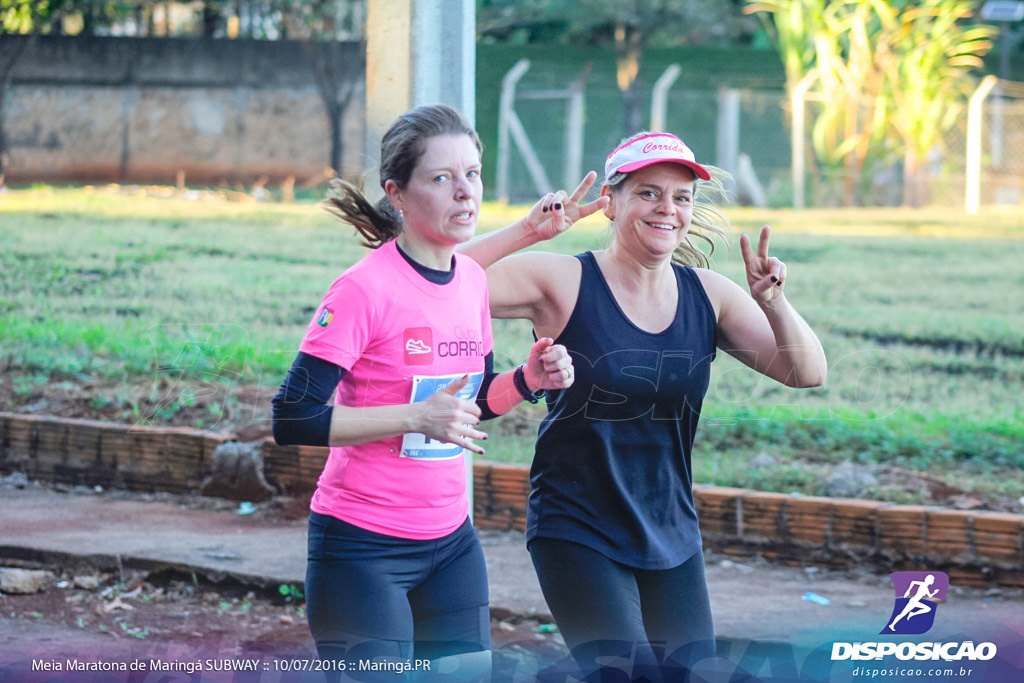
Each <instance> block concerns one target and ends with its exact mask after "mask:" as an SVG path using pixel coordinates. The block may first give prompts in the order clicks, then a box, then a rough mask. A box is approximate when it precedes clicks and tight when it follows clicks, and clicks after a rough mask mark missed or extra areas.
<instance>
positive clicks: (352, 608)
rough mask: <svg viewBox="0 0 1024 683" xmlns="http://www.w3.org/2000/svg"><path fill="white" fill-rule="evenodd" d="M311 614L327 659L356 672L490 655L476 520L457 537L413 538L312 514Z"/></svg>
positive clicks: (385, 675)
mask: <svg viewBox="0 0 1024 683" xmlns="http://www.w3.org/2000/svg"><path fill="white" fill-rule="evenodd" d="M306 610H307V614H308V618H309V628H310V631H311V632H312V635H313V638H314V640H316V645H317V651H318V653H319V656H320V658H321V659H325V660H332V661H334V662H344V663H346V665H347V667H348V668H347V671H346V672H347V673H349V672H351V670H352V668H355V667H356V663H357V662H359V661H369V660H374V659H377V658H383V659H388V660H392V661H397V662H407V661H413V660H414V659H427V660H432V659H437V658H439V657H444V656H448V655H457V654H461V653H466V652H480V651H484V650H490V648H491V642H490V639H491V635H490V609H489V607H488V595H487V567H486V565H485V564H484V556H483V551H482V549H481V548H480V541H479V539H478V538H477V535H476V531H475V530H474V529H473V525H472V524H471V523H470V522H469V520H468V519H467V520H466V522H465V523H464V524H463V525H462V526H461V527H460V528H459V529H457V530H455V531H453V532H452V533H451V534H449V535H448V536H445V537H443V538H439V539H436V540H430V541H414V540H408V539H404V538H395V537H393V536H386V535H384V534H378V533H375V532H373V531H368V530H366V529H361V528H359V527H357V526H353V525H352V524H348V523H347V522H344V521H342V520H340V519H336V518H334V517H329V516H327V515H321V514H318V513H316V512H313V513H311V514H310V516H309V557H308V562H307V565H306ZM339 666H340V665H339ZM330 673H332V674H333V675H329V676H328V679H329V680H330V679H335V680H336V679H337V678H340V675H339V673H340V672H339V671H337V669H336V668H335V669H332V670H331V671H330ZM354 677H355V678H357V680H369V679H371V678H372V676H370V675H369V674H367V673H365V672H363V673H362V674H359V675H356V676H354ZM380 679H381V680H386V681H389V682H390V681H398V680H402V679H401V678H398V677H396V676H395V674H394V673H382V674H381V675H380Z"/></svg>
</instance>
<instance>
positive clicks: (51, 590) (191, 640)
mask: <svg viewBox="0 0 1024 683" xmlns="http://www.w3.org/2000/svg"><path fill="white" fill-rule="evenodd" d="M491 637H492V647H493V651H494V668H495V671H496V673H499V674H500V673H502V672H504V673H506V674H508V676H507V677H509V678H511V676H512V672H513V671H515V670H517V669H519V670H522V669H523V668H524V667H525V668H527V669H530V670H535V669H536V668H538V666H539V665H540V664H541V663H543V664H548V663H553V662H555V661H557V660H559V659H561V658H562V657H564V656H565V648H564V645H563V641H562V640H561V637H560V636H559V635H558V634H557V631H555V630H554V629H553V628H552V627H551V625H550V624H546V623H542V622H541V621H538V620H537V619H534V618H531V617H525V616H523V615H516V614H512V613H501V612H500V611H495V612H494V613H492V622H491ZM315 652H316V649H315V646H314V644H313V640H312V638H311V637H310V634H309V629H308V626H307V623H306V617H305V605H304V603H303V601H302V599H301V597H296V596H291V595H282V594H280V591H277V592H271V591H253V590H251V589H249V588H246V587H235V588H234V589H232V588H228V589H225V588H224V587H222V586H217V587H214V586H211V585H209V584H206V583H205V582H204V581H203V580H202V579H201V578H199V577H195V576H180V575H179V576H174V575H162V576H160V575H156V576H154V575H141V574H140V575H133V576H127V577H124V580H122V577H118V576H111V575H71V574H67V573H64V574H62V575H60V576H57V577H56V580H55V582H54V583H53V585H51V586H50V587H48V588H47V589H46V590H44V591H42V592H39V593H34V594H31V595H5V594H2V593H0V679H2V678H4V671H5V669H6V670H7V672H8V673H11V674H12V675H14V673H13V672H17V671H18V666H19V665H20V666H21V669H22V670H24V669H26V668H30V667H31V666H32V664H31V662H32V660H35V661H49V660H55V661H60V662H66V661H67V658H68V657H71V658H76V659H80V660H81V659H83V658H84V659H87V660H88V659H92V658H95V660H96V661H101V662H111V661H124V660H126V659H137V658H140V657H141V658H142V659H143V660H150V659H154V658H158V659H162V660H165V661H170V662H171V663H172V666H184V665H185V664H186V663H187V662H194V661H205V660H206V659H214V660H223V659H235V660H239V659H241V660H260V661H261V662H266V663H267V666H268V667H269V670H270V671H274V670H275V669H274V668H273V667H276V666H277V665H276V664H275V662H282V661H284V662H287V661H297V662H303V663H308V662H309V661H311V660H313V659H315V657H316V655H315ZM10 680H14V679H10ZM118 680H120V679H118ZM203 680H207V679H206V678H204V679H203Z"/></svg>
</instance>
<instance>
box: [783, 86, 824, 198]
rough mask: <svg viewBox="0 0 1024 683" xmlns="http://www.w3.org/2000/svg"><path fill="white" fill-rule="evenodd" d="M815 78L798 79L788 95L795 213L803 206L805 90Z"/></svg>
mask: <svg viewBox="0 0 1024 683" xmlns="http://www.w3.org/2000/svg"><path fill="white" fill-rule="evenodd" d="M815 78H817V74H815V73H814V72H813V71H809V72H807V74H806V75H805V76H804V77H803V78H801V79H800V82H799V83H797V84H796V87H795V88H793V92H792V93H791V95H790V107H791V108H792V110H793V134H792V138H790V156H791V158H792V166H793V208H794V209H795V210H797V211H803V210H804V206H805V197H804V175H805V174H806V169H805V167H804V161H805V160H804V135H805V130H804V129H805V127H806V124H805V122H804V114H805V113H806V112H805V111H804V106H805V102H806V98H807V90H808V89H809V88H810V87H811V83H813V82H814V79H815Z"/></svg>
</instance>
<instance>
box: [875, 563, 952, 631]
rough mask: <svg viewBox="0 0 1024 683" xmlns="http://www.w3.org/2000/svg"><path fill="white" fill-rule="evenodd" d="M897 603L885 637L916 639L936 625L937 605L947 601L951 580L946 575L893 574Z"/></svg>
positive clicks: (885, 629)
mask: <svg viewBox="0 0 1024 683" xmlns="http://www.w3.org/2000/svg"><path fill="white" fill-rule="evenodd" d="M889 577H890V578H891V579H892V584H893V589H894V590H895V592H896V602H895V604H894V605H893V608H892V615H891V616H890V617H889V622H888V624H886V626H885V628H884V629H882V630H881V631H880V633H882V634H892V633H898V634H902V635H916V634H921V633H925V632H927V631H928V629H930V628H931V627H932V624H934V623H935V611H936V609H937V607H938V603H940V602H944V601H945V600H946V592H947V591H948V590H949V576H947V575H946V574H945V573H944V572H893V573H892V574H890V575H889Z"/></svg>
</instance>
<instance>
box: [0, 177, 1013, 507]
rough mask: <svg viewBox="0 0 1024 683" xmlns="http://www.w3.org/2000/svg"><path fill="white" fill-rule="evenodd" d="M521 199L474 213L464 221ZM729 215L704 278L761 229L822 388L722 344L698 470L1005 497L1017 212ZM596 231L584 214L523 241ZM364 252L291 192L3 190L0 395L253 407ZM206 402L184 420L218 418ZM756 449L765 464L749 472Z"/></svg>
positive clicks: (522, 431)
mask: <svg viewBox="0 0 1024 683" xmlns="http://www.w3.org/2000/svg"><path fill="white" fill-rule="evenodd" d="M523 210H524V209H523V207H502V206H498V205H487V206H485V208H484V211H483V214H484V219H485V220H484V222H483V223H482V225H481V229H482V230H488V229H493V228H495V227H498V226H501V225H504V224H506V223H510V222H512V221H514V220H516V219H517V218H518V217H519V216H520V215H521V214H522V212H523ZM727 213H728V214H729V215H730V217H731V218H732V220H733V224H734V233H733V234H732V235H731V236H730V242H731V243H732V248H731V249H729V248H726V246H725V245H721V246H720V247H719V249H718V250H717V251H716V252H715V254H714V262H715V267H716V269H718V270H720V271H722V272H723V273H725V274H726V275H728V276H729V277H731V278H732V279H734V280H736V281H737V282H741V283H742V282H743V270H742V261H741V259H740V256H739V248H738V240H737V238H738V235H739V233H740V232H744V231H745V232H748V233H751V234H753V233H754V232H756V230H757V229H758V228H759V227H760V225H761V224H763V223H769V224H772V225H773V227H774V232H773V235H772V253H773V254H775V255H778V256H779V257H780V258H782V259H783V260H784V261H785V262H786V264H787V267H788V279H787V293H788V296H789V298H790V300H791V301H792V302H793V303H794V305H795V306H796V307H797V308H798V310H800V312H801V313H802V314H803V316H804V317H805V318H807V320H808V321H809V322H810V323H811V324H812V326H813V327H814V328H815V330H816V331H817V332H818V334H819V336H820V338H821V340H822V343H823V345H824V346H825V349H826V352H827V355H828V357H829V363H830V374H829V380H828V384H827V386H825V387H823V388H818V389H812V390H806V391H793V390H790V389H786V388H785V387H782V386H780V385H777V384H774V383H772V382H771V381H769V380H766V379H764V378H763V377H761V376H759V375H757V374H755V373H753V372H750V371H749V370H747V369H746V368H744V367H743V366H741V365H740V364H739V363H737V362H736V361H734V360H733V359H731V358H730V357H728V356H726V355H725V354H721V355H720V356H719V358H718V360H717V361H716V362H715V364H714V371H713V375H712V384H711V388H710V391H709V393H708V396H707V400H706V403H705V411H704V412H705V422H704V425H703V427H702V429H701V432H700V434H699V437H698V446H697V452H696V454H695V477H696V480H697V481H703V482H714V483H720V484H731V485H743V486H756V487H759V488H767V489H770V490H802V491H804V492H807V493H814V492H819V491H820V488H821V481H820V473H818V472H817V471H816V470H815V469H814V467H813V465H825V464H828V463H836V462H840V461H842V460H850V461H852V462H855V463H861V464H866V465H892V466H899V467H906V468H910V469H918V470H927V471H930V472H933V473H936V474H941V475H944V476H952V477H957V476H959V477H960V478H961V479H962V480H964V481H966V480H967V479H969V478H970V479H971V481H975V479H977V478H978V477H981V478H985V477H987V478H988V481H989V484H988V485H989V486H990V488H992V490H996V489H997V488H999V486H1002V487H1003V488H1004V489H1006V495H1010V494H1011V493H1012V490H1013V487H1014V486H1016V487H1017V490H1020V489H1021V488H1024V480H1021V475H1020V474H1019V472H1020V471H1022V470H1024V467H1022V466H1024V401H1022V399H1021V396H1022V394H1024V269H1022V268H1021V266H1020V264H1021V263H1022V262H1024V229H1022V228H1020V227H1018V226H1019V225H1021V219H1022V218H1024V213H1022V212H1020V211H1010V210H1005V209H1004V210H992V211H988V212H984V213H983V214H981V215H979V216H976V217H968V216H965V215H962V214H959V213H957V212H952V211H948V210H922V211H914V212H911V211H904V210H879V209H870V210H868V209H865V210H842V211H823V210H812V211H806V212H800V213H798V212H792V211H753V210H748V209H730V210H728V211H727ZM606 240H607V235H606V225H605V221H604V220H603V219H601V218H597V217H594V218H591V219H588V220H587V221H585V222H583V223H581V224H580V225H578V226H576V227H574V228H573V230H571V231H570V232H568V233H567V234H565V235H563V236H561V237H560V238H558V239H557V240H555V241H553V242H552V243H549V244H547V245H544V246H543V247H542V248H545V249H551V250H558V251H561V252H565V253H575V252H579V251H583V250H586V249H592V248H600V247H601V246H603V245H604V243H605V242H606ZM362 253H363V250H362V248H361V247H359V246H358V244H357V240H356V238H355V236H354V233H353V231H352V229H351V228H349V227H348V226H345V225H343V224H341V223H339V222H337V221H336V219H333V218H332V217H331V216H329V215H327V214H326V213H325V212H323V211H322V210H321V209H319V208H318V206H317V205H316V204H315V202H313V201H309V200H307V201H304V202H299V203H295V204H289V205H283V204H256V203H252V202H242V201H229V200H228V199H225V198H224V197H223V196H221V197H218V196H217V194H216V193H215V192H209V193H199V194H197V195H195V196H194V198H192V199H186V198H183V197H178V196H176V195H175V193H173V192H171V191H169V190H162V189H161V190H159V191H154V190H150V191H148V192H143V191H141V190H128V189H125V188H78V189H75V188H51V187H37V188H31V189H24V190H11V191H9V192H8V193H7V194H6V195H0V269H2V272H3V276H2V278H0V367H3V368H4V372H3V373H2V375H0V387H3V386H6V388H7V389H8V391H9V392H10V394H11V395H13V396H14V397H15V398H16V399H20V398H24V399H25V401H26V402H28V401H30V399H31V397H32V395H33V391H34V390H35V389H36V388H38V387H40V386H43V385H51V386H52V385H54V383H58V384H59V383H60V382H69V383H73V384H78V385H89V386H91V385H95V386H96V387H102V389H100V388H97V390H96V391H95V392H94V394H93V395H92V396H91V397H90V398H89V399H88V400H89V401H90V402H92V403H94V404H97V405H100V404H101V405H117V406H120V407H121V409H122V414H123V415H124V416H126V418H128V419H131V418H132V417H133V416H134V417H137V415H138V413H139V405H140V403H141V402H142V401H143V400H144V399H145V398H146V396H145V395H141V396H140V395H139V392H140V391H141V392H142V393H143V394H145V392H147V391H150V392H160V391H164V390H165V389H166V387H168V386H171V387H179V389H177V390H176V391H177V393H173V392H172V394H173V395H171V397H170V398H169V399H165V400H162V401H161V403H160V406H159V411H154V413H153V416H152V419H153V420H154V422H155V423H159V421H160V420H161V419H169V418H170V417H172V416H173V414H174V413H175V412H176V411H177V410H181V409H184V408H186V407H188V406H190V405H193V404H196V403H202V401H203V399H204V396H209V395H210V394H213V393H217V394H219V395H225V396H229V395H230V394H231V392H232V390H233V389H234V388H237V387H240V386H251V385H258V386H259V395H260V396H262V397H263V400H264V403H266V402H267V401H269V397H270V396H271V395H272V394H273V392H274V391H275V390H276V388H277V386H278V384H279V383H280V381H281V379H282V377H283V375H284V373H285V371H286V369H287V367H288V366H289V365H290V363H291V361H292V358H293V357H294V354H295V350H296V349H297V347H298V343H299V340H300V339H301V336H302V334H303V332H304V330H305V326H306V324H307V322H308V320H309V318H310V316H311V315H312V313H313V311H314V309H315V307H316V305H317V304H318V303H319V301H320V298H321V296H322V295H323V292H324V291H325V290H326V288H327V287H328V285H329V284H330V283H331V282H332V281H333V279H334V278H335V277H337V275H338V274H339V273H340V272H341V271H342V270H343V269H344V268H345V267H347V266H348V265H350V264H351V263H353V262H354V261H355V260H357V259H358V258H359V257H360V256H361V254H362ZM495 335H496V359H497V364H498V366H499V368H503V369H504V368H509V367H512V366H513V365H514V364H515V363H518V362H519V359H520V358H522V357H523V356H525V353H526V351H527V350H528V349H529V346H530V342H531V337H530V327H529V325H528V324H527V323H525V322H524V321H495ZM154 387H157V388H154ZM524 410H525V409H524ZM208 413H209V415H199V416H198V417H196V418H195V420H196V424H197V426H210V425H213V424H216V423H217V420H218V419H219V417H220V415H219V414H218V413H217V411H216V410H212V409H211V410H209V411H208ZM538 417H539V415H537V414H536V413H533V412H528V411H527V412H524V411H520V414H519V415H518V416H517V417H515V418H513V419H509V420H504V421H502V422H499V423H497V424H496V425H495V426H494V427H492V428H491V429H492V432H494V438H492V439H491V440H490V441H489V442H488V444H487V447H488V458H493V459H497V460H504V461H512V462H527V461H529V458H530V456H531V454H532V437H533V434H534V433H535V427H536V420H537V418H538ZM524 418H525V419H524ZM762 452H767V453H770V454H772V455H773V456H774V457H776V458H777V459H779V461H780V464H779V465H778V467H775V468H769V469H768V470H767V471H762V470H752V469H750V468H749V467H747V463H748V460H749V459H750V458H751V457H753V456H756V455H757V454H759V453H762ZM965 465H969V466H970V467H969V468H968V470H969V471H967V470H963V469H962V468H963V467H964V466H965ZM968 475H969V476H968ZM972 477H973V478H972ZM1017 495H1018V496H1019V493H1018V494H1017ZM894 496H896V494H894ZM897 497H898V496H897Z"/></svg>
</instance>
